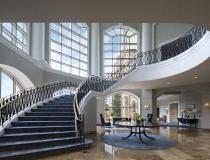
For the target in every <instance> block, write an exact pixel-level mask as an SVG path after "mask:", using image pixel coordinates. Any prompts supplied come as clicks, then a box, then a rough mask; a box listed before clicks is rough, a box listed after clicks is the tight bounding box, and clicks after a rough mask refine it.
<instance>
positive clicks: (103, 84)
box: [74, 26, 206, 121]
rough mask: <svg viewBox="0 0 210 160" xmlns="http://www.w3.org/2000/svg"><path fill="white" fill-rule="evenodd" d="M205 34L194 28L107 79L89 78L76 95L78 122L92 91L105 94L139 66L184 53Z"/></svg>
mask: <svg viewBox="0 0 210 160" xmlns="http://www.w3.org/2000/svg"><path fill="white" fill-rule="evenodd" d="M205 33H206V29H205V28H203V27H201V26H193V27H192V28H191V29H190V30H189V31H188V32H187V33H185V34H184V35H183V36H181V37H179V38H177V39H176V40H174V41H173V42H170V43H167V44H165V45H163V46H161V47H160V48H157V49H154V50H150V51H147V52H140V53H138V54H137V56H136V57H134V58H133V59H132V60H130V61H128V62H126V63H125V64H124V65H123V66H124V67H120V68H118V69H116V70H115V71H114V72H113V73H111V74H109V75H108V76H107V77H97V76H89V77H87V78H86V79H85V80H83V81H82V83H80V85H79V87H78V88H77V91H76V94H75V99H74V108H75V111H76V112H75V113H76V114H77V119H78V121H80V119H81V115H80V111H79V108H80V104H81V102H82V100H83V99H85V97H86V95H87V94H88V93H89V92H90V91H97V92H103V91H104V90H106V89H107V88H109V87H110V86H111V85H113V84H114V83H115V82H117V81H118V80H120V79H121V78H122V77H124V76H125V75H127V74H129V73H130V72H132V71H133V70H135V69H136V67H137V66H141V65H148V64H154V63H158V62H161V61H164V60H167V59H170V58H172V57H175V56H177V55H179V54H181V53H183V52H184V51H186V50H187V49H189V48H190V47H192V46H193V45H194V44H195V43H197V42H198V41H199V40H200V39H201V38H202V37H203V36H204V35H205Z"/></svg>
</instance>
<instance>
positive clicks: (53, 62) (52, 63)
mask: <svg viewBox="0 0 210 160" xmlns="http://www.w3.org/2000/svg"><path fill="white" fill-rule="evenodd" d="M51 67H52V68H53V69H57V70H61V64H60V63H59V62H55V61H51Z"/></svg>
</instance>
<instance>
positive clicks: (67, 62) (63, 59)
mask: <svg viewBox="0 0 210 160" xmlns="http://www.w3.org/2000/svg"><path fill="white" fill-rule="evenodd" d="M62 63H65V64H70V63H71V59H70V57H68V56H64V55H62Z"/></svg>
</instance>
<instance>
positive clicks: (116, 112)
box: [104, 91, 140, 125]
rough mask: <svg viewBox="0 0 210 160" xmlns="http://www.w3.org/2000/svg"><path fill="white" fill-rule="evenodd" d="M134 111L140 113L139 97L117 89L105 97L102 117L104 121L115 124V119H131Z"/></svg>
mask: <svg viewBox="0 0 210 160" xmlns="http://www.w3.org/2000/svg"><path fill="white" fill-rule="evenodd" d="M135 113H140V98H139V97H137V96H136V95H134V94H133V93H130V92H125V91H119V92H114V93H112V94H111V95H109V96H107V97H106V99H105V109H104V117H105V120H106V121H111V123H112V124H114V125H115V124H116V121H121V120H128V119H133V118H134V114H135Z"/></svg>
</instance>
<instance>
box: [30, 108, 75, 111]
mask: <svg viewBox="0 0 210 160" xmlns="http://www.w3.org/2000/svg"><path fill="white" fill-rule="evenodd" d="M31 112H74V109H73V108H69V109H67V108H58V107H56V108H38V109H31Z"/></svg>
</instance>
